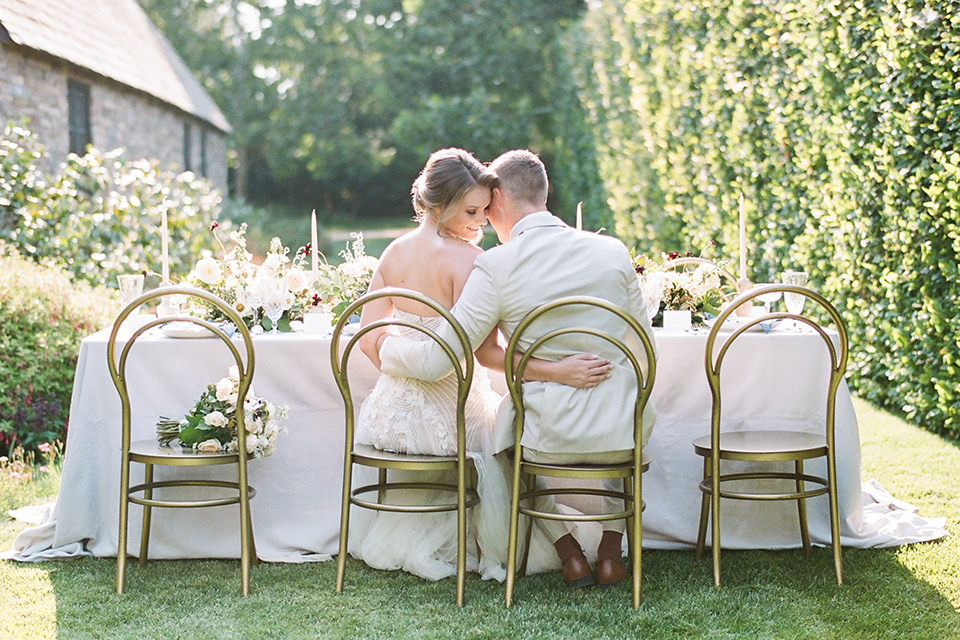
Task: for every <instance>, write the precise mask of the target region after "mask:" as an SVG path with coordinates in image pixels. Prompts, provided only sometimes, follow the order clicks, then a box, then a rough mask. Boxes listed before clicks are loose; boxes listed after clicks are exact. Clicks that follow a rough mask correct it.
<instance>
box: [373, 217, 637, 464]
mask: <svg viewBox="0 0 960 640" xmlns="http://www.w3.org/2000/svg"><path fill="white" fill-rule="evenodd" d="M564 296H595V297H598V298H602V299H604V300H607V301H609V302H611V303H613V304H615V305H617V306H619V307H621V308H623V309H624V310H626V311H628V312H630V313H631V314H632V315H633V316H634V317H635V318H637V320H638V321H640V323H641V325H642V326H643V327H644V329H645V330H646V331H647V333H648V335H650V337H651V339H653V333H652V331H651V329H650V322H649V321H648V320H647V314H646V309H645V305H644V302H643V297H642V295H641V293H640V287H639V284H638V282H637V277H636V273H635V272H634V269H633V264H632V262H631V260H630V256H629V254H628V252H627V249H626V247H624V245H623V243H622V242H620V241H619V240H617V239H616V238H612V237H609V236H602V235H599V234H595V233H589V232H585V231H577V230H575V229H572V228H570V227H569V226H568V225H567V224H566V223H564V222H563V221H562V220H560V219H559V218H557V217H555V216H553V215H551V214H550V213H549V212H546V211H544V212H540V213H534V214H531V215H528V216H526V217H525V218H523V219H522V220H521V221H520V222H518V223H517V224H516V225H515V226H514V228H513V230H512V231H511V234H510V240H509V241H508V242H506V243H504V244H502V245H500V246H497V247H495V248H493V249H490V250H489V251H487V252H485V253H483V254H481V255H480V256H478V257H477V259H476V262H475V264H474V270H473V272H472V273H471V274H470V277H469V278H468V280H467V283H466V285H465V287H464V289H463V293H462V294H461V295H460V299H459V300H458V301H457V303H456V305H455V306H454V308H453V314H454V315H455V316H456V318H457V320H459V321H460V322H461V323H462V324H463V327H464V329H465V330H466V332H467V335H468V336H469V338H470V343H471V345H473V347H474V348H476V347H477V346H479V345H480V343H481V342H482V341H483V339H484V338H485V337H486V336H487V335H488V334H489V333H490V331H491V330H492V329H493V328H494V327H495V326H499V327H500V330H501V331H502V332H503V334H504V335H505V336H507V337H508V338H509V337H510V336H511V335H513V331H514V330H515V329H516V327H517V325H518V324H519V323H520V321H521V320H522V319H523V318H524V316H526V315H527V313H529V312H530V311H532V310H533V309H535V308H536V307H538V306H540V305H543V304H545V303H548V302H551V301H553V300H556V299H557V298H561V297H564ZM545 320H546V321H545V322H543V323H541V324H540V325H538V326H537V327H536V328H532V329H531V330H530V331H528V332H525V333H526V335H527V336H531V337H533V338H536V336H538V335H543V334H544V333H546V332H547V331H551V330H553V329H557V328H562V327H568V326H573V325H580V326H582V325H587V326H593V327H596V328H599V329H601V330H602V331H604V332H605V333H607V334H609V335H616V336H618V337H623V336H624V335H625V330H626V325H625V323H623V322H622V321H620V320H618V319H615V318H613V317H612V316H611V315H610V314H609V313H606V312H602V311H599V310H597V309H596V308H584V309H581V310H572V311H571V312H569V313H567V314H566V315H565V316H564V317H560V318H558V317H555V316H554V317H552V318H551V317H548V318H546V319H545ZM446 337H447V338H450V337H452V335H448V336H446ZM531 343H532V340H524V341H522V343H521V345H520V346H521V348H526V347H529V346H530V344H531ZM584 352H587V353H595V354H597V355H601V356H603V357H606V358H608V359H610V361H611V362H612V363H613V364H614V368H613V371H612V374H611V376H610V378H609V379H607V380H605V381H604V382H602V383H600V384H599V385H597V386H596V387H594V388H592V389H576V388H574V387H568V386H565V385H561V384H556V383H546V382H527V383H524V386H523V394H524V396H523V397H524V402H525V404H526V406H527V415H526V422H525V425H524V434H523V440H522V442H521V444H522V445H523V446H524V447H528V448H531V449H536V450H538V451H545V452H550V453H571V454H576V453H586V454H589V453H596V452H602V451H619V450H626V449H631V448H632V447H633V402H634V401H635V399H636V381H635V377H634V374H633V371H632V368H631V367H630V364H629V361H628V360H627V359H626V357H625V356H624V355H623V354H622V353H620V351H619V350H618V349H616V348H615V347H613V346H612V345H610V344H609V343H607V342H606V341H604V340H599V339H596V338H591V337H585V336H581V335H573V336H563V337H560V338H557V339H556V340H554V341H551V342H550V343H547V344H546V345H544V346H543V347H542V348H541V349H540V350H539V351H538V352H537V356H538V357H541V358H547V359H560V358H562V357H564V356H567V355H570V354H572V353H584ZM380 358H381V361H382V370H383V372H384V373H387V374H389V375H393V376H401V377H414V378H421V379H425V380H434V379H439V378H440V377H442V376H443V375H446V374H447V373H449V371H450V370H451V369H452V367H451V366H450V364H449V360H448V358H447V357H446V355H444V354H443V352H442V351H441V350H440V349H439V347H437V346H436V344H435V343H434V342H433V341H415V340H410V339H405V338H398V337H390V338H387V339H386V340H384V343H383V346H382V347H381V350H380ZM640 361H641V362H644V359H643V356H642V353H641V354H640ZM655 417H656V412H655V410H654V408H653V406H652V403H648V404H647V409H646V411H645V412H644V422H643V428H644V437H643V440H644V442H646V440H647V439H648V438H649V434H650V430H651V429H652V428H653V423H654V420H655ZM513 419H514V413H513V406H512V404H511V402H510V399H509V396H508V397H506V398H505V399H504V402H503V404H501V407H500V411H499V413H498V416H497V433H496V435H495V442H496V445H497V446H496V450H497V451H502V450H503V449H506V448H508V447H510V446H513V443H514V434H513Z"/></svg>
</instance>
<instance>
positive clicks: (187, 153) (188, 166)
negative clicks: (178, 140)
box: [183, 122, 193, 171]
mask: <svg viewBox="0 0 960 640" xmlns="http://www.w3.org/2000/svg"><path fill="white" fill-rule="evenodd" d="M190 134H191V131H190V123H189V122H184V123H183V170H184V171H191V170H193V163H192V160H193V149H192V144H191V143H192V142H193V136H192V135H190Z"/></svg>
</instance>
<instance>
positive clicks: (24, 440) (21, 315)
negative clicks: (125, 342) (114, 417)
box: [0, 243, 120, 454]
mask: <svg viewBox="0 0 960 640" xmlns="http://www.w3.org/2000/svg"><path fill="white" fill-rule="evenodd" d="M0 273H2V274H3V277H0V454H6V452H7V451H8V450H10V449H12V448H13V447H14V446H15V445H17V444H19V445H21V446H22V447H24V448H25V449H28V450H34V451H35V450H36V449H37V447H38V446H39V445H42V444H44V443H50V442H53V441H54V440H61V441H62V440H64V436H65V433H66V428H67V414H68V412H69V410H70V393H71V389H72V387H73V377H74V371H75V369H76V366H77V354H78V353H79V350H80V340H81V339H82V338H83V337H84V336H86V335H89V334H91V333H93V332H94V331H97V330H98V329H101V328H103V327H105V326H107V325H109V324H110V323H111V322H112V321H113V318H114V317H115V316H116V313H117V312H118V311H119V310H120V309H119V299H118V296H117V295H116V292H115V291H112V290H108V289H106V288H104V287H92V286H91V285H89V284H87V283H84V282H75V281H73V280H72V279H71V278H70V276H69V274H67V273H65V272H64V271H63V270H61V269H59V268H57V267H49V266H41V265H38V264H36V263H34V262H32V261H30V260H26V259H24V258H22V257H21V256H19V255H17V254H16V253H15V252H13V251H11V250H10V249H9V248H8V247H4V246H3V244H2V243H0Z"/></svg>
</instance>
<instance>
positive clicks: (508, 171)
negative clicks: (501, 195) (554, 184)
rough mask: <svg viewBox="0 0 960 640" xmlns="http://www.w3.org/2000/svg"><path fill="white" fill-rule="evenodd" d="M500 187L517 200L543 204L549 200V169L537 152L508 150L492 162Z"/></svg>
mask: <svg viewBox="0 0 960 640" xmlns="http://www.w3.org/2000/svg"><path fill="white" fill-rule="evenodd" d="M490 169H492V170H493V171H494V172H495V173H496V174H497V177H499V178H500V188H501V189H503V190H504V191H506V193H507V195H509V196H510V198H511V199H513V200H514V201H515V202H518V203H524V204H529V205H536V206H543V205H545V203H546V202H547V189H548V188H549V182H548V181H547V170H546V168H545V167H544V166H543V162H541V161H540V158H538V157H537V156H536V154H534V153H532V152H530V151H527V150H526V149H514V150H513V151H507V152H506V153H504V154H502V155H501V156H500V157H499V158H497V159H496V160H494V161H493V162H492V163H490Z"/></svg>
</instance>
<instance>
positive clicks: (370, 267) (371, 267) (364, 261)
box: [357, 256, 380, 271]
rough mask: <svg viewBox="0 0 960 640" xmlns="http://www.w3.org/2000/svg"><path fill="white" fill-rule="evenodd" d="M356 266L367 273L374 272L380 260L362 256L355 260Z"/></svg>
mask: <svg viewBox="0 0 960 640" xmlns="http://www.w3.org/2000/svg"><path fill="white" fill-rule="evenodd" d="M357 264H359V265H360V266H361V267H363V268H364V269H366V270H367V271H376V270H377V267H378V266H380V260H379V259H377V258H375V257H374V256H363V257H362V258H360V259H359V260H357Z"/></svg>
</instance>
